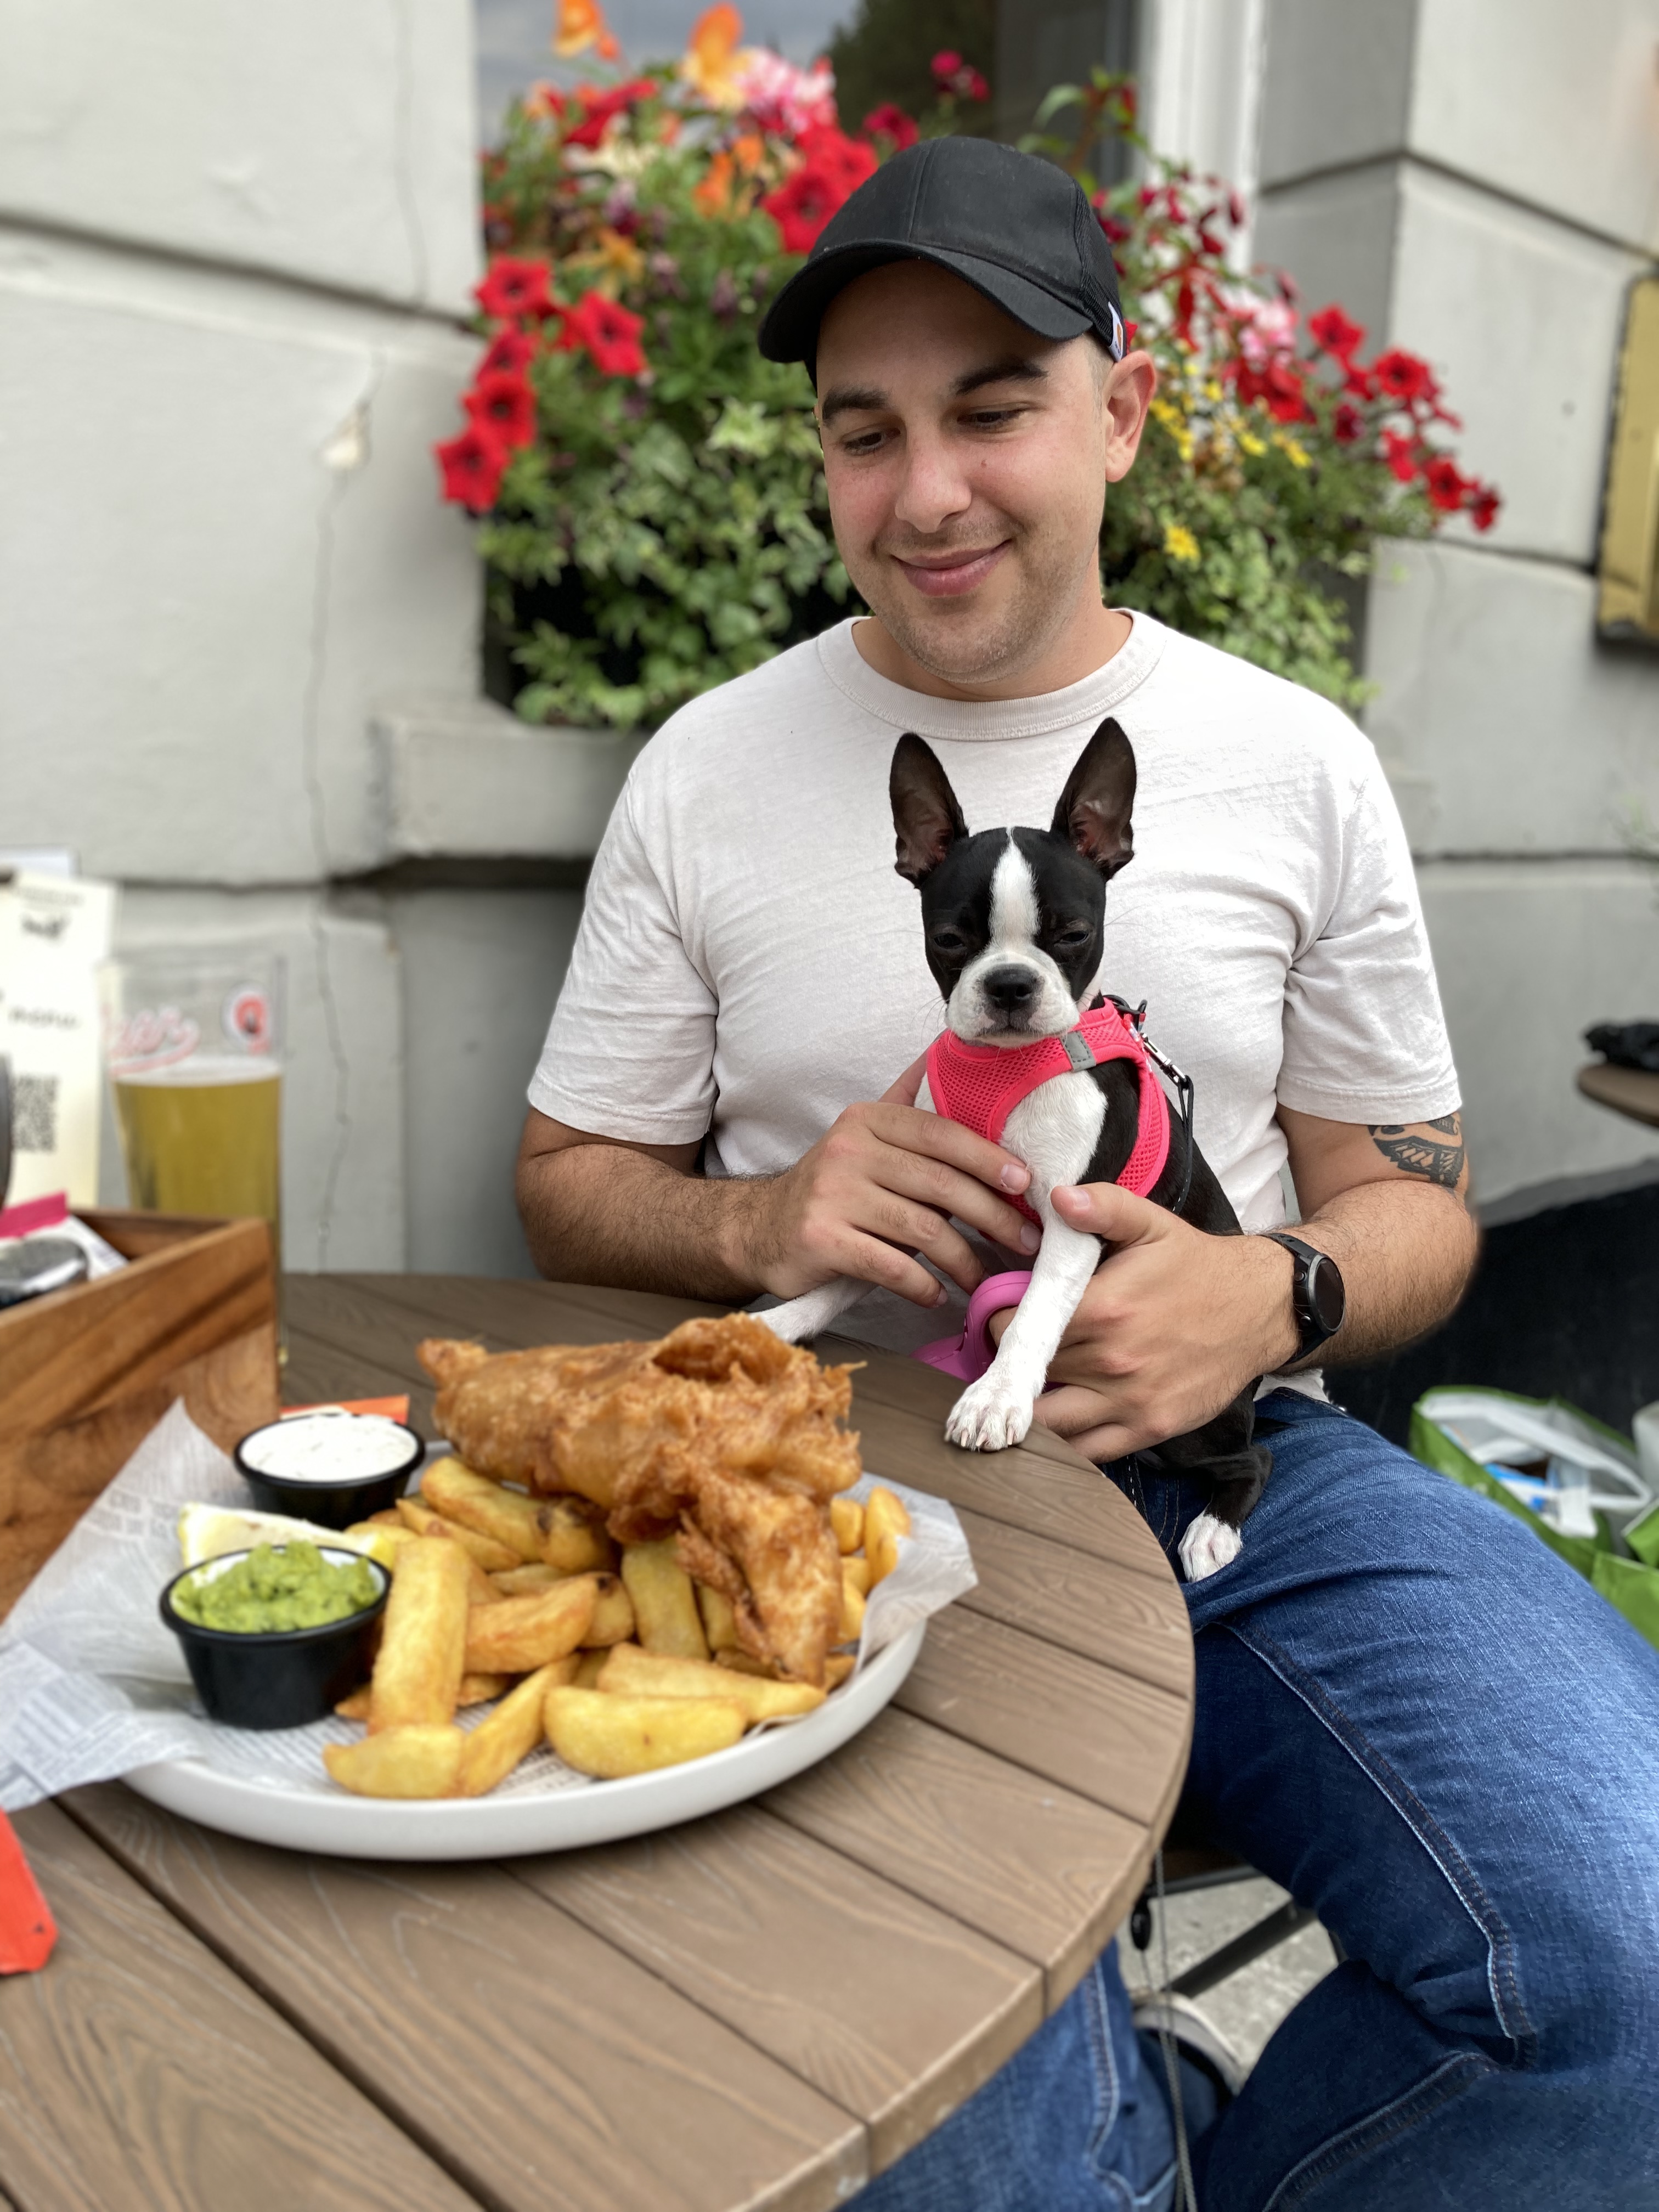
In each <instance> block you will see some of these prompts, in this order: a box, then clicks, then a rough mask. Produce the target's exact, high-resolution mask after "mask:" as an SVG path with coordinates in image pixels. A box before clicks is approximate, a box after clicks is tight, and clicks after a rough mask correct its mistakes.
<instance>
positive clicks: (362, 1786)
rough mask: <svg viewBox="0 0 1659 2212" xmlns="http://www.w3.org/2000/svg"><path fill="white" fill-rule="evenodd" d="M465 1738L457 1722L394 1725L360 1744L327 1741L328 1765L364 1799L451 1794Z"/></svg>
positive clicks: (343, 1786) (340, 1781)
mask: <svg viewBox="0 0 1659 2212" xmlns="http://www.w3.org/2000/svg"><path fill="white" fill-rule="evenodd" d="M465 1741H466V1738H465V1735H463V1734H462V1732H461V1730H460V1729H458V1728H457V1727H455V1726H454V1724H453V1723H447V1724H446V1723H440V1722H428V1723H416V1724H415V1725H412V1726H410V1727H407V1728H389V1729H383V1730H382V1731H381V1733H380V1735H366V1736H365V1737H364V1738H363V1740H362V1742H361V1743H325V1745H324V1746H323V1765H325V1767H326V1768H327V1769H328V1771H329V1772H330V1774H331V1776H332V1777H333V1778H334V1779H335V1781H336V1782H337V1783H338V1784H339V1785H340V1787H341V1789H342V1790H351V1791H352V1792H353V1793H354V1794H355V1795H356V1796H359V1797H449V1796H453V1794H454V1790H455V1784H456V1781H457V1779H458V1778H459V1774H460V1771H461V1751H462V1747H463V1746H464V1745H465Z"/></svg>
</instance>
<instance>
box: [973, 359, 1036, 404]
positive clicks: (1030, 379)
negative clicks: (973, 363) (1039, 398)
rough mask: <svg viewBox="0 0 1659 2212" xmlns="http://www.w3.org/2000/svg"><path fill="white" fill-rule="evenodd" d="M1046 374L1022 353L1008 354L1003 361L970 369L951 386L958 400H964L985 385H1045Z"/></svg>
mask: <svg viewBox="0 0 1659 2212" xmlns="http://www.w3.org/2000/svg"><path fill="white" fill-rule="evenodd" d="M1047 382H1048V370H1047V369H1046V368H1043V366H1042V363H1041V362H1035V361H1033V360H1031V359H1030V356H1029V355H1026V354H1022V353H1015V354H1010V355H1009V356H1007V358H1006V360H1004V361H993V362H987V363H986V365H985V367H984V368H970V369H969V372H968V374H967V375H966V376H959V377H958V378H957V380H956V382H955V383H954V384H953V385H952V386H951V392H952V393H953V394H954V395H955V397H956V398H958V399H965V398H967V397H968V394H969V392H977V391H979V390H980V389H981V386H985V385H987V384H1046V383H1047Z"/></svg>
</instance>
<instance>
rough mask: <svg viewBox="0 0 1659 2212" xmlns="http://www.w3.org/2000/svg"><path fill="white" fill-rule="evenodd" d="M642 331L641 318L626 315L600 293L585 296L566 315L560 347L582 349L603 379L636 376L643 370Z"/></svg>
mask: <svg viewBox="0 0 1659 2212" xmlns="http://www.w3.org/2000/svg"><path fill="white" fill-rule="evenodd" d="M644 328H645V319H644V317H643V316H641V315H630V314H629V312H628V310H627V308H626V307H618V306H617V302H616V301H614V300H607V299H606V298H605V295H604V293H603V292H589V293H587V294H586V295H585V296H584V298H583V299H582V300H581V301H580V302H579V303H578V305H577V306H575V307H572V308H570V309H569V310H568V313H566V315H565V319H564V335H563V337H562V338H561V340H560V343H561V344H562V346H565V347H567V348H574V347H575V346H579V345H581V346H586V349H587V350H588V353H589V355H590V356H592V362H593V365H594V367H595V368H598V369H599V370H600V371H601V372H602V374H605V375H606V376H639V375H641V374H643V372H644V370H645V368H646V366H647V363H646V358H645V355H644V352H643V350H642V349H641V345H640V332H641V331H642V330H643V329H644Z"/></svg>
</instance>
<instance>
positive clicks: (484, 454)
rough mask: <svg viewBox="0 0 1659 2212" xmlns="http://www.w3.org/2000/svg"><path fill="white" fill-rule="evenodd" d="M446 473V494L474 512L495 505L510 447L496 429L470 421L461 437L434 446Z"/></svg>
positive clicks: (444, 480)
mask: <svg viewBox="0 0 1659 2212" xmlns="http://www.w3.org/2000/svg"><path fill="white" fill-rule="evenodd" d="M432 450H433V452H434V453H435V454H436V455H437V458H438V466H439V469H440V471H441V473H442V476H443V484H444V497H445V498H446V499H447V500H453V501H455V502H456V503H457V504H458V505H459V506H461V507H471V510H472V512H473V513H475V514H482V513H483V512H484V510H485V508H486V507H494V505H495V494H496V492H497V491H498V489H500V487H501V471H502V470H503V469H504V468H505V467H506V466H507V447H505V446H504V445H502V443H501V440H500V439H499V438H498V437H497V436H496V435H495V433H494V431H493V430H489V429H487V428H485V427H484V425H483V423H481V422H472V423H470V424H469V425H468V426H467V428H465V430H463V431H462V433H461V435H460V436H459V438H451V439H450V440H449V441H447V443H446V444H444V445H441V446H435V447H433V448H432Z"/></svg>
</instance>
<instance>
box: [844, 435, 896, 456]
mask: <svg viewBox="0 0 1659 2212" xmlns="http://www.w3.org/2000/svg"><path fill="white" fill-rule="evenodd" d="M885 435H886V433H885V432H884V431H882V430H860V431H858V432H856V433H855V434H854V436H852V437H850V438H843V439H842V441H841V449H842V453H875V452H877V451H878V449H879V447H880V446H881V444H882V441H883V440H884V437H885Z"/></svg>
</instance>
